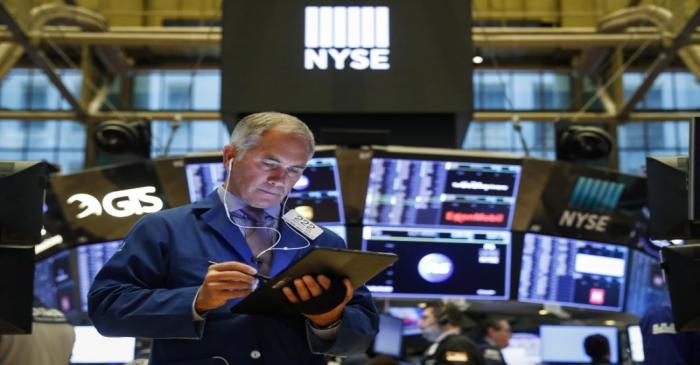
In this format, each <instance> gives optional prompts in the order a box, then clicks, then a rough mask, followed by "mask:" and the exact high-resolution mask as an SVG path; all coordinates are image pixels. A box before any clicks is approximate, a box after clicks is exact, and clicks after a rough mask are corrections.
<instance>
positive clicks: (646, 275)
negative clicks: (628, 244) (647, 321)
mask: <svg viewBox="0 0 700 365" xmlns="http://www.w3.org/2000/svg"><path fill="white" fill-rule="evenodd" d="M630 257H631V260H630V265H629V266H630V268H629V274H628V278H629V279H628V281H627V284H628V285H627V299H626V304H625V312H627V313H630V314H634V315H635V316H637V317H642V315H643V314H644V312H646V310H647V309H648V308H651V307H653V306H655V305H657V304H660V303H668V301H669V299H668V288H667V287H666V283H665V282H664V278H663V273H662V271H661V264H660V263H659V260H658V259H657V258H655V257H652V256H651V255H649V254H647V253H645V252H642V251H637V250H632V252H631V253H630Z"/></svg>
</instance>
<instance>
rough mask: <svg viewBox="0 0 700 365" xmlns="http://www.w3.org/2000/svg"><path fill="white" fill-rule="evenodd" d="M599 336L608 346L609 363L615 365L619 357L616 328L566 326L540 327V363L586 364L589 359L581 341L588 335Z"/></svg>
mask: <svg viewBox="0 0 700 365" xmlns="http://www.w3.org/2000/svg"><path fill="white" fill-rule="evenodd" d="M595 334H601V335H603V336H605V338H607V339H608V343H609V344H610V362H611V363H613V364H617V362H618V359H619V356H618V353H619V350H618V340H617V339H618V333H617V328H615V327H609V326H567V325H560V326H557V325H542V326H540V339H541V343H542V362H544V363H568V364H588V363H590V362H591V358H590V357H589V356H588V355H586V351H585V349H584V347H583V341H584V340H585V339H586V337H588V336H590V335H595Z"/></svg>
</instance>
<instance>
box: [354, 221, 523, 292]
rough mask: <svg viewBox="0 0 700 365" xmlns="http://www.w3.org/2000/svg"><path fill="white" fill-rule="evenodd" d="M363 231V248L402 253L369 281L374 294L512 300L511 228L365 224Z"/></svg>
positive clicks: (369, 286)
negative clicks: (401, 226)
mask: <svg viewBox="0 0 700 365" xmlns="http://www.w3.org/2000/svg"><path fill="white" fill-rule="evenodd" d="M362 234H363V247H362V249H363V250H369V251H377V252H391V253H395V254H397V255H399V257H400V259H399V260H398V261H396V263H394V264H393V265H392V266H391V267H389V268H388V269H387V270H385V271H384V272H382V273H381V274H379V275H377V276H375V277H374V278H372V279H371V280H370V281H369V282H368V283H367V287H368V288H369V290H370V291H372V292H373V295H374V296H377V297H397V298H444V297H452V298H472V299H489V300H505V299H508V295H509V287H510V284H509V278H510V272H509V271H510V247H511V246H510V243H511V242H510V240H511V233H510V232H508V231H502V230H466V229H454V228H452V229H450V228H418V227H413V228H397V227H388V226H384V227H382V226H365V227H364V228H363V232H362Z"/></svg>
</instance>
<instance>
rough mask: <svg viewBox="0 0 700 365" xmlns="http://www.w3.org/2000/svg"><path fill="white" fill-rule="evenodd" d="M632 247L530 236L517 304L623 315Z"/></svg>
mask: <svg viewBox="0 0 700 365" xmlns="http://www.w3.org/2000/svg"><path fill="white" fill-rule="evenodd" d="M627 257H628V248H627V247H624V246H619V245H613V244H607V243H599V242H591V241H584V240H579V239H572V238H564V237H554V236H546V235H540V234H535V233H526V234H525V237H524V242H523V254H522V259H521V269H520V285H519V287H518V300H519V301H523V302H531V303H543V304H544V303H557V304H561V305H565V306H569V307H577V308H587V309H600V310H609V311H621V310H622V308H623V298H624V295H625V271H626V268H627Z"/></svg>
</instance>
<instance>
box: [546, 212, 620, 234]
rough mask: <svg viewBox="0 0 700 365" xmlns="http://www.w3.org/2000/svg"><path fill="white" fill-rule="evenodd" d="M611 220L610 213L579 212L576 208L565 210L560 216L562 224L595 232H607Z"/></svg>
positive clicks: (560, 223)
mask: <svg viewBox="0 0 700 365" xmlns="http://www.w3.org/2000/svg"><path fill="white" fill-rule="evenodd" d="M609 222H610V216H609V215H606V214H593V213H587V212H579V211H575V210H564V211H563V212H562V214H561V217H560V218H559V225H560V226H563V227H570V228H578V229H584V230H587V231H594V232H605V231H606V230H607V229H608V223H609Z"/></svg>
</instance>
